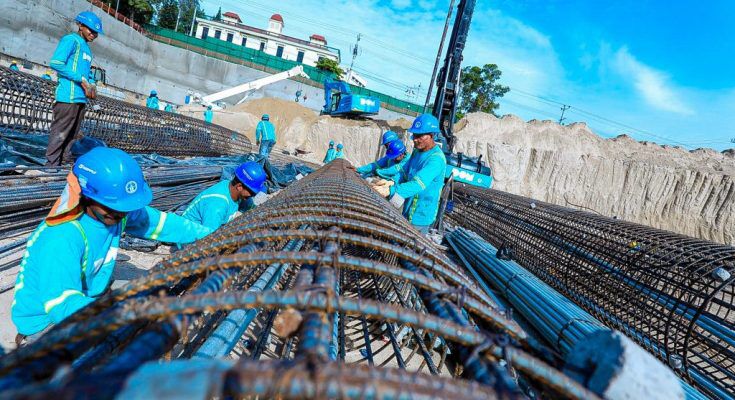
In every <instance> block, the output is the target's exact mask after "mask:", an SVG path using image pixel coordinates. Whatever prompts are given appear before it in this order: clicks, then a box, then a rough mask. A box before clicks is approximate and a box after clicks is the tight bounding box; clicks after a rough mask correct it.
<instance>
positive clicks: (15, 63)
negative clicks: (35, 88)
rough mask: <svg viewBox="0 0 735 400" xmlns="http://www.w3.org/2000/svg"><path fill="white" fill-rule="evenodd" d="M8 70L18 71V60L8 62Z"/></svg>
mask: <svg viewBox="0 0 735 400" xmlns="http://www.w3.org/2000/svg"><path fill="white" fill-rule="evenodd" d="M10 70H11V71H15V72H20V68H19V67H18V60H13V61H11V62H10Z"/></svg>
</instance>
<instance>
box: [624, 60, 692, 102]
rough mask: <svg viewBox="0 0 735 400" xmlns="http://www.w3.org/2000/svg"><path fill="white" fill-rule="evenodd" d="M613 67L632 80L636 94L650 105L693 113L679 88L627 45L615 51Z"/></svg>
mask: <svg viewBox="0 0 735 400" xmlns="http://www.w3.org/2000/svg"><path fill="white" fill-rule="evenodd" d="M614 68H615V69H616V71H617V72H618V73H620V74H622V75H624V76H626V77H628V78H629V79H631V80H632V83H633V85H634V87H635V89H636V90H637V92H638V94H639V95H640V96H642V97H643V99H644V100H645V101H646V102H647V103H648V104H649V105H651V106H652V107H654V108H656V109H659V110H663V111H669V112H673V113H677V114H683V115H692V114H694V111H693V110H692V109H691V108H690V107H689V106H688V105H687V104H686V103H685V102H684V100H683V99H682V97H683V94H682V93H681V90H679V89H677V88H676V87H675V86H674V85H672V84H671V83H670V82H669V77H668V76H667V75H666V74H665V73H664V72H662V71H658V70H656V69H654V68H651V67H649V66H647V65H645V64H643V63H642V62H640V61H638V59H636V58H635V56H633V55H632V54H630V51H628V48H627V47H623V48H621V49H620V50H618V51H617V52H616V53H615V58H614Z"/></svg>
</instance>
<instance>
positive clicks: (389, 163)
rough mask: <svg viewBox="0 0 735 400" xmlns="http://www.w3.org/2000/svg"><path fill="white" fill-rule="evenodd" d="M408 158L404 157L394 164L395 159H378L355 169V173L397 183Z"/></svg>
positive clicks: (386, 157)
mask: <svg viewBox="0 0 735 400" xmlns="http://www.w3.org/2000/svg"><path fill="white" fill-rule="evenodd" d="M409 158H410V157H409V156H404V157H403V160H401V161H399V162H396V161H395V158H394V159H392V160H391V159H390V158H388V156H384V157H381V158H379V159H378V160H377V161H373V162H371V163H370V164H365V165H363V166H362V167H360V168H358V169H357V173H359V174H360V175H362V176H364V177H367V176H375V175H377V176H379V177H381V178H386V179H391V180H394V181H396V182H398V180H399V178H400V175H401V173H402V172H404V168H405V165H406V164H407V163H408V160H409Z"/></svg>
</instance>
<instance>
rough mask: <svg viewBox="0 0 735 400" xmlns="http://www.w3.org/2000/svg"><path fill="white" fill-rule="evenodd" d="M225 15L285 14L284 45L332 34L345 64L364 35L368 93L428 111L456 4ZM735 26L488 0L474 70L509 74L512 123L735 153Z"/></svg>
mask: <svg viewBox="0 0 735 400" xmlns="http://www.w3.org/2000/svg"><path fill="white" fill-rule="evenodd" d="M457 1H459V0H457ZM704 3H706V5H705V4H704ZM219 6H221V7H222V11H223V12H224V11H235V12H237V13H238V14H239V15H240V17H241V18H242V19H243V21H244V23H246V24H249V25H253V26H256V27H261V28H265V27H266V24H267V19H268V17H269V16H270V15H271V14H273V13H276V12H278V13H280V14H281V15H282V16H283V19H284V23H285V28H284V33H285V34H288V35H291V36H296V37H301V38H307V37H308V36H309V35H311V34H312V33H318V34H322V35H324V36H325V37H326V38H327V40H328V42H329V45H330V46H335V47H337V48H339V49H340V50H341V52H342V55H343V64H345V65H349V61H350V60H349V54H350V48H351V45H352V44H353V43H354V42H355V37H356V35H357V33H361V34H362V40H361V41H360V44H361V47H362V51H361V54H360V55H359V56H358V58H357V60H356V61H355V70H356V71H358V72H359V73H361V74H363V75H364V76H365V77H366V78H367V79H368V82H369V84H368V87H369V88H371V89H375V90H379V91H382V92H386V93H388V94H391V95H394V96H396V97H399V98H402V99H407V98H408V99H410V100H412V101H415V102H417V103H423V100H424V98H425V96H426V88H427V87H428V83H429V79H430V77H431V70H432V67H433V62H434V58H435V57H436V51H437V47H438V44H439V40H440V37H441V30H442V28H443V24H444V18H445V17H446V11H447V8H448V6H449V0H441V1H428V0H363V1H359V2H358V1H344V0H335V1H329V0H323V1H316V0H299V1H291V0H289V1H279V2H268V1H266V0H248V1H240V0H214V1H212V0H207V1H204V2H203V7H204V9H205V11H206V12H207V14H210V15H212V14H214V13H216V11H217V8H218V7H219ZM733 26H735V2H733V1H725V0H720V1H709V2H684V1H673V2H668V1H647V0H638V1H630V0H618V1H599V0H587V1H582V0H578V1H568V0H545V1H542V0H538V1H522V0H493V1H488V0H479V1H478V4H477V7H476V9H475V14H474V17H473V20H472V28H471V30H470V34H469V39H468V43H467V47H466V49H465V52H464V63H463V64H464V65H483V64H485V63H496V64H498V66H499V67H500V69H501V70H502V71H503V77H502V79H501V83H503V84H505V85H508V86H510V88H511V91H510V93H508V94H507V95H506V97H505V98H503V99H501V101H500V104H501V109H500V113H501V114H505V113H510V114H516V115H518V116H520V117H521V118H523V119H526V120H528V119H534V118H535V119H554V120H557V119H558V118H559V116H560V113H561V110H560V108H561V106H562V105H569V106H571V108H570V109H568V110H567V111H566V114H565V116H566V117H567V119H566V121H565V122H575V121H581V122H587V123H588V124H589V125H590V126H591V128H592V129H593V130H594V131H595V132H596V133H598V134H600V135H601V136H603V137H612V136H616V135H618V134H622V133H625V134H628V135H630V136H632V137H634V138H636V139H639V140H650V141H655V142H658V143H668V144H677V145H681V146H683V147H686V148H689V149H693V148H697V147H712V148H715V149H717V150H723V149H726V148H730V147H733V146H735V144H733V143H731V142H730V139H732V138H735V30H733V29H732V27H733ZM419 84H420V85H421V89H420V90H418V94H417V95H416V96H415V97H407V95H406V89H407V88H408V87H412V86H417V85H419Z"/></svg>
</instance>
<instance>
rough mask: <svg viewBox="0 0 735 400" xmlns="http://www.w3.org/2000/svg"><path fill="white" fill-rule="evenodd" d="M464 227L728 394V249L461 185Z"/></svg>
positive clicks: (713, 391) (732, 386)
mask: <svg viewBox="0 0 735 400" xmlns="http://www.w3.org/2000/svg"><path fill="white" fill-rule="evenodd" d="M454 199H455V210H454V211H453V212H452V213H451V214H449V215H448V218H449V221H451V222H452V223H455V224H457V225H460V226H462V227H465V228H468V229H471V230H473V231H475V232H476V233H478V234H479V235H480V236H481V237H483V238H484V239H485V240H487V241H488V242H490V243H491V244H493V245H494V246H495V247H497V248H498V249H499V250H498V253H499V256H500V257H501V258H506V259H507V258H512V259H514V260H516V261H517V262H518V263H519V264H521V265H523V266H524V267H525V268H526V269H528V270H529V271H531V272H532V273H534V274H535V275H536V276H537V277H539V278H541V279H542V280H543V281H545V282H546V283H548V284H549V285H551V286H552V287H554V288H555V289H556V290H558V291H560V292H561V293H563V294H564V295H566V296H567V297H568V298H570V299H572V300H573V301H574V302H576V303H577V304H578V305H580V306H581V307H582V308H584V309H585V310H587V311H588V312H590V313H591V314H592V315H594V316H595V317H596V318H598V319H599V320H600V321H602V322H603V323H605V324H606V325H608V326H610V327H612V328H615V329H618V330H620V331H622V332H624V333H625V334H626V335H628V336H629V337H630V338H632V339H634V340H635V341H637V342H638V343H639V344H641V345H642V346H643V347H645V348H646V349H648V350H649V351H650V352H651V353H653V354H654V355H656V356H657V357H659V358H660V359H662V360H663V361H664V362H666V363H668V364H669V365H670V366H671V367H672V369H674V371H676V372H677V373H678V374H679V375H681V376H682V377H684V378H686V379H687V380H688V381H690V382H691V383H692V384H694V385H695V386H697V387H699V388H701V389H703V390H705V391H706V392H707V393H709V394H710V395H711V396H715V397H718V398H727V397H733V396H735V330H733V326H735V288H734V287H733V281H734V280H735V278H734V277H733V275H735V248H733V247H730V246H725V245H721V244H717V243H713V242H707V241H704V240H699V239H695V238H691V237H686V236H682V235H678V234H675V233H672V232H667V231H662V230H658V229H654V228H650V227H646V226H642V225H637V224H633V223H629V222H625V221H619V220H615V219H611V218H606V217H602V216H599V215H595V214H591V213H587V212H582V211H576V210H571V209H568V208H564V207H560V206H555V205H552V204H547V203H542V202H539V201H535V200H532V199H528V198H525V197H521V196H515V195H511V194H508V193H504V192H501V191H497V190H478V189H475V188H471V187H467V186H461V187H459V188H457V190H456V191H455V193H454Z"/></svg>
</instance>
